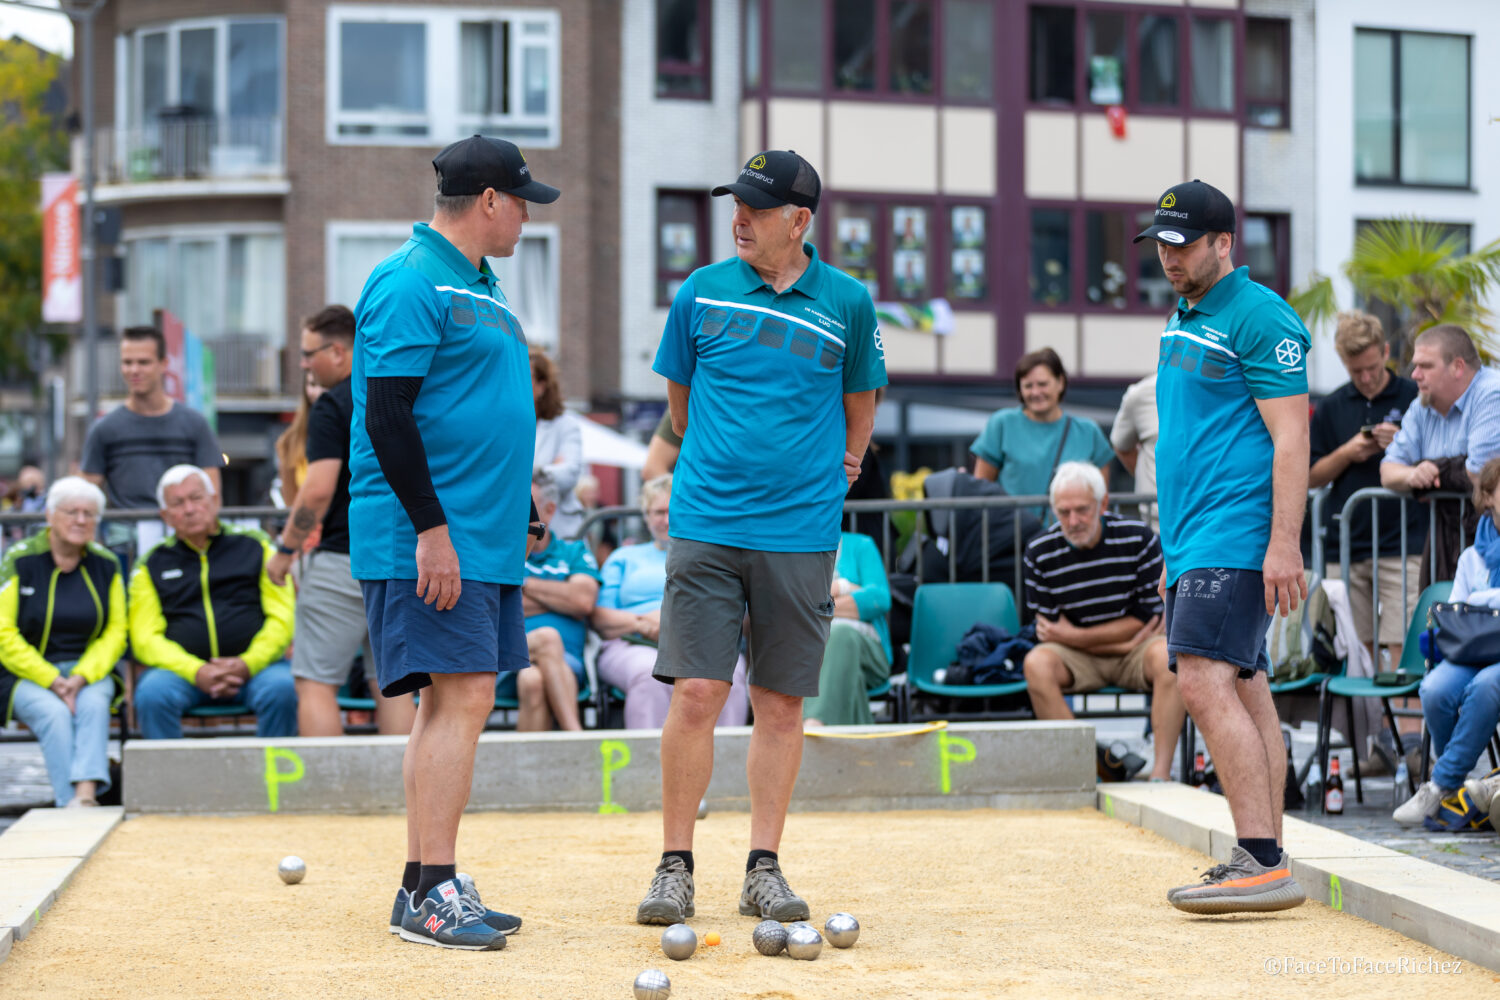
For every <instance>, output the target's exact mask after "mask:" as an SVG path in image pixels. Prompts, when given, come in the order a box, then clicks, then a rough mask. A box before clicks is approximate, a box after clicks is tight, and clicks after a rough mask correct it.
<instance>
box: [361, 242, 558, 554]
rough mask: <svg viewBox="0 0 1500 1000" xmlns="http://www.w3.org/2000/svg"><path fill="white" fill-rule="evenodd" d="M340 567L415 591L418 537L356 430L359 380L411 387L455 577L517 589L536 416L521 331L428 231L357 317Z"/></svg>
mask: <svg viewBox="0 0 1500 1000" xmlns="http://www.w3.org/2000/svg"><path fill="white" fill-rule="evenodd" d="M354 321H355V328H356V332H355V338H354V373H353V382H352V388H353V390H354V416H353V420H352V426H351V428H350V441H349V557H350V565H351V567H352V569H353V572H354V576H355V578H356V579H360V580H414V579H416V576H417V564H416V547H417V537H416V533H415V531H414V530H413V529H412V526H411V520H410V519H409V518H407V516H406V511H405V510H404V509H402V507H401V503H400V501H398V500H397V499H396V495H395V493H394V492H392V490H391V487H390V484H389V483H388V482H386V479H385V475H384V474H383V473H382V472H381V470H380V463H379V462H378V461H377V460H376V458H375V451H374V449H373V448H372V447H371V446H370V436H369V434H368V433H367V432H366V430H365V401H366V397H367V392H366V384H365V380H366V379H368V378H380V377H389V376H417V377H420V378H421V379H422V390H421V392H420V393H418V395H417V401H416V404H415V405H414V406H413V408H412V412H413V415H414V416H415V417H416V421H417V429H418V430H419V431H420V432H421V434H422V446H423V448H424V449H425V450H426V452H427V466H428V469H429V470H430V471H431V473H432V485H433V487H434V488H435V489H436V491H437V497H438V501H439V502H440V503H442V505H443V512H444V513H445V514H446V515H447V518H448V535H449V537H450V538H451V539H452V541H453V548H454V550H455V551H456V552H457V554H458V565H459V573H460V574H461V576H462V578H463V579H465V580H475V581H478V582H481V583H503V584H519V583H520V582H521V580H522V577H523V575H524V573H525V561H526V529H525V525H526V521H527V519H528V517H529V516H530V512H531V460H532V450H533V448H534V446H535V443H536V409H535V404H534V403H533V402H532V395H531V361H530V359H529V356H528V354H527V349H526V337H525V336H524V335H523V333H522V332H521V323H520V320H518V319H517V318H516V315H515V313H513V312H511V309H510V306H508V305H507V304H506V301H505V294H504V293H503V292H501V290H500V285H499V282H498V281H496V279H495V276H494V274H492V273H491V272H490V270H489V267H488V265H485V267H483V268H482V269H480V268H476V267H474V265H473V264H471V263H469V260H468V258H466V257H465V256H464V255H463V254H461V253H459V251H458V250H457V249H456V248H455V247H454V246H453V244H451V243H449V242H448V241H447V240H446V239H444V238H443V236H441V235H440V234H439V233H437V232H436V231H435V230H433V229H432V228H431V227H429V226H426V225H424V224H422V223H417V224H416V225H415V226H413V227H412V235H411V239H409V240H407V241H406V243H405V244H403V245H402V247H401V249H400V250H397V251H396V252H395V253H394V254H392V255H391V256H389V257H387V258H386V259H385V260H383V261H381V262H380V264H379V265H378V266H377V267H376V268H375V270H374V271H372V272H371V273H370V277H369V280H367V281H366V282H365V287H364V291H363V292H361V293H360V296H359V302H358V303H356V304H355V307H354Z"/></svg>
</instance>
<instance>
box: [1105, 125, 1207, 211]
mask: <svg viewBox="0 0 1500 1000" xmlns="http://www.w3.org/2000/svg"><path fill="white" fill-rule="evenodd" d="M1080 132H1081V133H1082V142H1083V156H1082V157H1081V158H1080V159H1081V160H1082V162H1083V197H1084V198H1087V199H1089V200H1091V201H1141V202H1146V203H1148V204H1149V203H1151V202H1154V201H1155V200H1156V198H1157V196H1159V195H1160V194H1161V193H1162V191H1163V190H1165V189H1166V188H1168V187H1170V186H1171V185H1173V184H1176V183H1177V182H1178V181H1179V180H1181V179H1182V171H1183V169H1184V166H1185V160H1184V158H1183V156H1184V136H1183V127H1182V119H1181V118H1177V117H1174V118H1151V117H1147V116H1145V115H1132V116H1131V117H1130V119H1129V121H1128V123H1127V124H1126V129H1125V138H1124V139H1116V138H1115V137H1114V134H1113V133H1112V132H1110V130H1109V122H1108V121H1107V120H1106V119H1105V117H1104V116H1103V115H1083V116H1082V123H1081V128H1080Z"/></svg>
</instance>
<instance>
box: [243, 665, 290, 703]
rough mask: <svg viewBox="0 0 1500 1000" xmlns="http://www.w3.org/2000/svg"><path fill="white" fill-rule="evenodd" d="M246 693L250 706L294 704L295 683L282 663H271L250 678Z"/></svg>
mask: <svg viewBox="0 0 1500 1000" xmlns="http://www.w3.org/2000/svg"><path fill="white" fill-rule="evenodd" d="M247 695H248V697H249V699H250V703H251V706H252V707H255V706H263V705H283V706H285V705H296V704H297V683H296V680H295V679H294V678H293V677H292V671H291V670H290V669H289V668H288V667H287V666H286V664H284V663H273V664H271V665H270V666H269V667H266V668H265V669H264V670H262V671H261V672H260V673H258V674H256V675H255V676H254V677H252V678H251V679H250V684H249V686H248V691H247Z"/></svg>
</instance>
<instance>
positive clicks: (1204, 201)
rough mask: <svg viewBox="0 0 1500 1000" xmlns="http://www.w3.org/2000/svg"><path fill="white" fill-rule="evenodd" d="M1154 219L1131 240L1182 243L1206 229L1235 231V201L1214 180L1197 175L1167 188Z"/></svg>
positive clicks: (1157, 203)
mask: <svg viewBox="0 0 1500 1000" xmlns="http://www.w3.org/2000/svg"><path fill="white" fill-rule="evenodd" d="M1151 222H1152V224H1151V226H1150V227H1149V228H1147V229H1145V230H1144V231H1142V233H1141V234H1140V235H1139V236H1137V237H1136V238H1135V239H1133V240H1131V242H1132V243H1139V242H1140V241H1141V240H1145V239H1152V240H1156V241H1157V242H1158V243H1167V244H1170V245H1172V246H1179V247H1180V246H1184V245H1185V244H1188V243H1191V242H1193V241H1194V240H1196V239H1198V238H1199V237H1201V236H1202V235H1203V234H1204V233H1232V232H1234V203H1233V202H1231V201H1230V200H1229V196H1228V195H1226V194H1225V193H1224V192H1223V191H1220V190H1219V189H1218V188H1216V187H1214V186H1213V185H1212V184H1205V183H1203V182H1202V181H1200V180H1198V179H1196V178H1194V179H1193V180H1190V181H1185V182H1184V183H1182V184H1178V185H1176V186H1175V187H1170V188H1167V191H1166V193H1165V194H1163V195H1162V196H1161V198H1160V199H1159V200H1158V201H1157V202H1156V215H1155V217H1153V218H1152V220H1151Z"/></svg>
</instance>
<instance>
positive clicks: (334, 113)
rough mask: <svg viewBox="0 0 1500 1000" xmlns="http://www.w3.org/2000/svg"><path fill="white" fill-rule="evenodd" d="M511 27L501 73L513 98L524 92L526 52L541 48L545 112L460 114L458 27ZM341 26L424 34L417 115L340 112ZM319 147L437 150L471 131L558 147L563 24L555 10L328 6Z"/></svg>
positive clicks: (531, 144) (527, 144) (535, 146)
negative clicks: (354, 129)
mask: <svg viewBox="0 0 1500 1000" xmlns="http://www.w3.org/2000/svg"><path fill="white" fill-rule="evenodd" d="M501 21H508V22H510V23H511V25H512V31H511V33H510V35H511V40H510V51H509V53H508V56H507V65H506V72H507V73H508V74H509V76H510V80H511V85H512V93H514V94H516V95H518V96H517V100H518V101H519V100H521V96H520V95H522V94H524V87H523V81H522V73H523V71H524V58H523V50H524V49H525V48H526V47H536V48H542V49H545V50H546V59H547V76H548V81H549V86H548V93H547V111H546V112H545V113H544V114H526V113H524V112H521V111H512V112H511V113H510V114H508V115H490V116H477V115H474V114H472V113H466V112H463V111H461V110H460V107H461V102H460V100H459V96H460V77H461V73H462V60H461V53H462V46H461V42H460V35H461V33H462V25H463V24H465V23H477V22H501ZM346 23H381V24H422V25H424V27H425V29H426V30H425V33H424V48H423V58H424V63H425V66H424V83H425V93H426V108H425V109H424V110H423V111H422V112H421V113H420V114H418V113H416V112H407V113H393V112H382V111H374V112H370V111H345V110H343V108H342V107H341V104H340V100H341V96H342V95H341V94H340V77H341V75H342V72H343V61H342V60H343V55H342V38H341V34H342V33H341V28H342V26H343V25H344V24H346ZM525 24H538V25H545V26H546V32H545V36H544V37H543V36H535V37H530V38H528V37H527V36H526V35H525V32H524V31H523V30H521V28H522V26H523V25H525ZM325 26H326V31H325V38H324V46H325V67H326V68H325V71H324V74H323V82H324V88H323V89H324V141H325V142H327V143H328V144H329V145H331V146H441V145H444V144H446V143H449V142H454V141H456V140H458V139H461V138H463V137H464V136H466V135H470V134H472V133H474V132H476V131H482V132H485V133H486V134H491V135H496V136H499V137H501V138H507V139H512V140H513V141H515V142H516V143H517V145H519V146H522V147H523V148H527V149H556V148H558V146H560V145H561V143H562V112H561V105H562V88H563V82H562V72H561V70H562V61H561V50H562V20H561V16H560V14H559V13H558V11H556V10H552V9H543V8H528V7H495V8H476V7H449V6H431V7H429V6H414V5H391V6H385V5H378V6H377V5H370V4H357V3H355V4H347V3H335V4H331V5H330V6H329V7H328V9H327V12H326V15H325ZM418 124H420V125H423V126H425V127H426V133H425V134H423V135H415V134H411V135H402V134H381V133H375V134H367V135H360V134H345V133H343V132H340V127H341V126H346V125H352V126H360V125H377V126H378V125H395V126H398V127H399V126H403V125H407V126H410V125H418ZM507 129H544V130H545V135H542V136H519V137H518V136H515V135H507V134H506V130H507Z"/></svg>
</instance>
